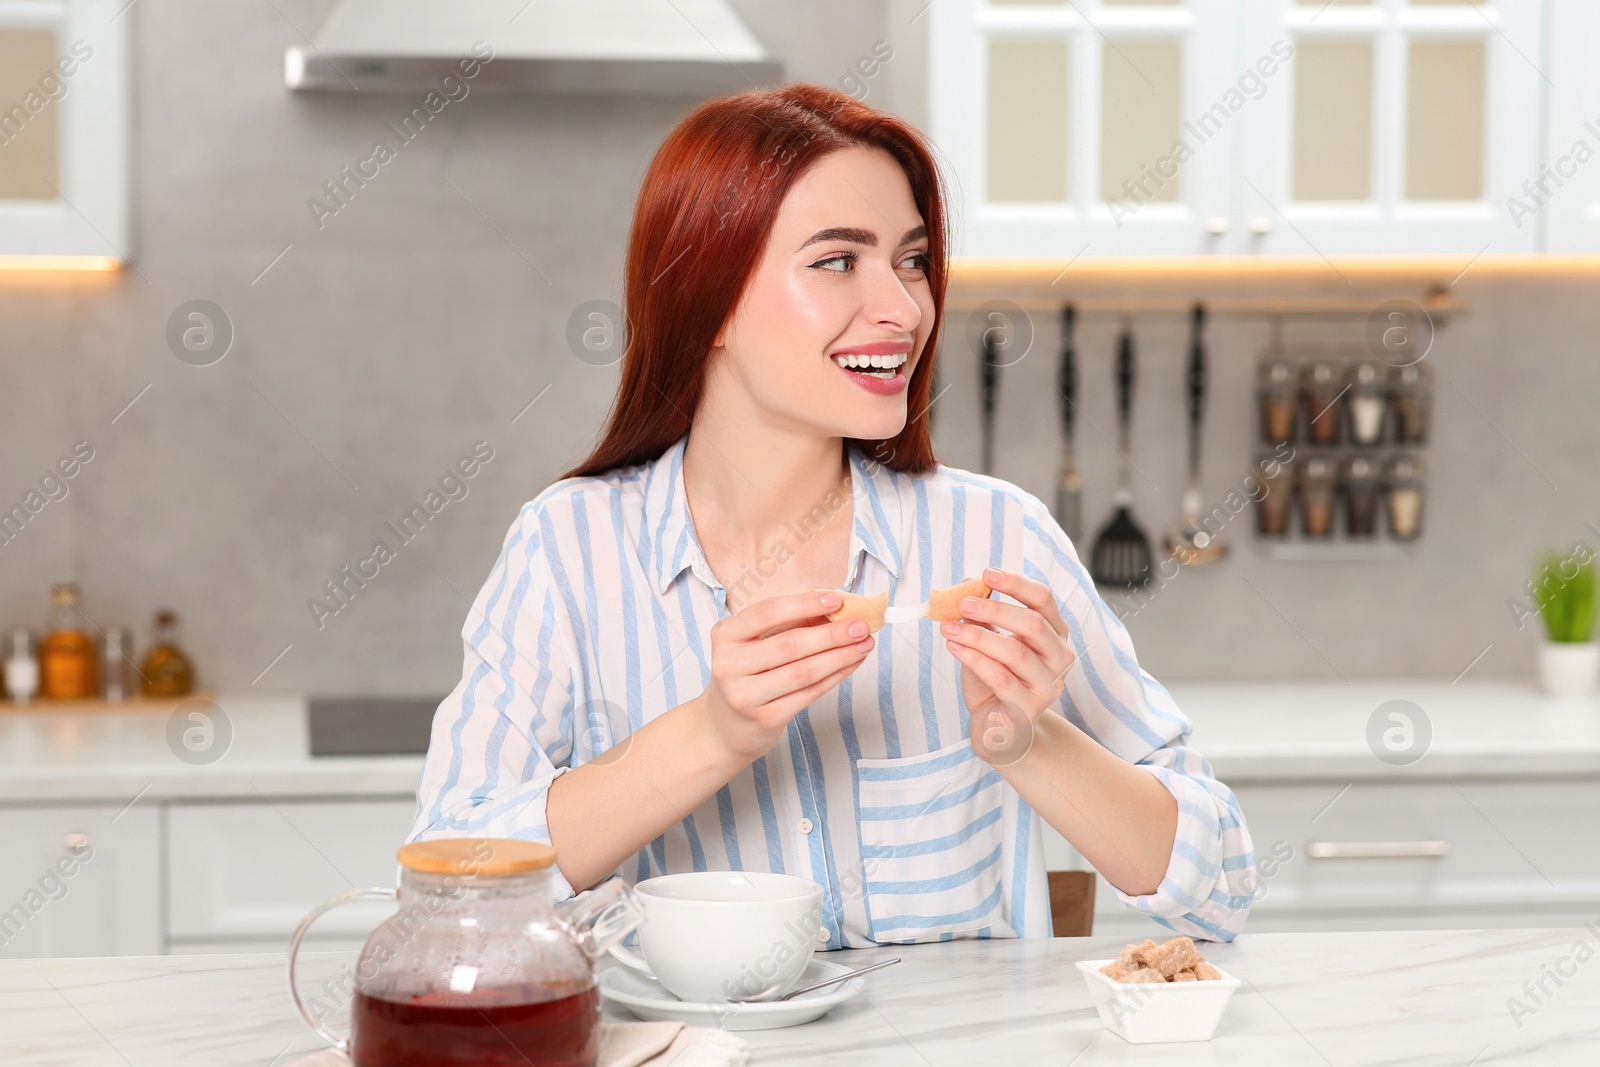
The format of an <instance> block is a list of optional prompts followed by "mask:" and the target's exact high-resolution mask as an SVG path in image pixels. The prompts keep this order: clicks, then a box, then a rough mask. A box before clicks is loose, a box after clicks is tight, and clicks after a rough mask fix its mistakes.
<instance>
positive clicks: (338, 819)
mask: <svg viewBox="0 0 1600 1067" xmlns="http://www.w3.org/2000/svg"><path fill="white" fill-rule="evenodd" d="M415 813H416V804H415V802H414V801H412V800H410V799H403V800H402V799H396V800H361V801H355V800H352V801H288V800H278V801H273V802H270V803H268V802H262V803H249V802H246V803H234V804H223V803H216V804H174V805H172V806H170V807H169V808H168V810H167V842H168V846H167V871H168V879H169V881H168V885H169V890H168V894H167V930H168V934H169V936H170V937H171V938H172V939H173V941H174V942H188V941H213V942H218V943H222V942H240V941H250V940H255V939H275V940H276V943H277V944H278V946H280V947H281V946H282V944H283V941H284V939H287V938H288V936H289V935H290V934H291V933H293V931H294V928H295V926H296V925H298V923H299V922H300V919H301V918H302V917H303V916H304V915H305V913H306V912H308V911H310V910H311V908H312V907H314V906H315V905H316V904H318V903H319V902H321V901H322V900H323V899H325V898H327V897H330V896H333V895H334V894H335V893H341V892H344V891H345V890H347V889H354V888H361V887H365V886H393V885H394V884H395V881H396V871H397V865H396V862H395V858H394V854H395V850H396V849H397V848H399V847H400V845H401V844H403V843H404V841H405V836H406V833H407V832H408V831H409V830H410V828H411V822H412V817H413V816H414V815H415ZM393 911H394V905H393V904H390V903H387V902H385V901H357V902H355V903H354V904H349V905H346V906H345V907H342V908H338V909H336V910H334V911H332V912H329V913H328V914H327V915H326V916H324V917H323V918H322V919H320V920H319V921H318V922H317V925H316V927H315V928H314V929H313V930H312V936H313V937H316V938H318V939H330V940H339V941H348V940H350V939H363V938H365V937H366V935H367V934H368V933H370V932H371V931H372V929H373V927H375V926H377V925H378V924H379V923H380V922H382V921H383V919H384V918H385V917H386V916H388V915H390V914H392V913H393ZM197 947H198V946H197Z"/></svg>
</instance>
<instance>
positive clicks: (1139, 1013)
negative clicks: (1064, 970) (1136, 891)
mask: <svg viewBox="0 0 1600 1067" xmlns="http://www.w3.org/2000/svg"><path fill="white" fill-rule="evenodd" d="M1110 962H1112V961H1111V960H1079V961H1078V970H1080V971H1082V972H1083V980H1084V982H1085V983H1087V984H1088V986H1089V995H1090V996H1092V997H1093V998H1094V1006H1095V1010H1096V1011H1098V1012H1099V1013H1100V1021H1101V1022H1102V1023H1104V1024H1105V1027H1106V1029H1107V1030H1110V1031H1111V1032H1112V1033H1113V1034H1116V1035H1117V1036H1118V1037H1120V1038H1122V1040H1124V1041H1128V1042H1131V1043H1133V1044H1136V1045H1137V1044H1144V1043H1146V1042H1152V1041H1210V1040H1211V1035H1212V1034H1214V1033H1216V1032H1217V1023H1218V1022H1220V1021H1221V1020H1222V1011H1223V1009H1224V1008H1226V1007H1227V1006H1228V998H1229V997H1231V996H1233V991H1234V990H1235V989H1238V988H1239V979H1237V978H1235V977H1233V975H1231V974H1229V973H1227V972H1226V971H1224V970H1222V968H1220V967H1219V968H1217V972H1218V973H1219V974H1221V975H1222V977H1221V978H1213V979H1211V980H1209V981H1194V982H1161V983H1159V984H1157V983H1155V982H1146V983H1131V984H1124V983H1122V982H1119V981H1117V980H1116V979H1115V978H1112V977H1110V976H1109V975H1104V974H1101V973H1100V968H1102V967H1104V966H1105V965H1106V964H1108V963H1110Z"/></svg>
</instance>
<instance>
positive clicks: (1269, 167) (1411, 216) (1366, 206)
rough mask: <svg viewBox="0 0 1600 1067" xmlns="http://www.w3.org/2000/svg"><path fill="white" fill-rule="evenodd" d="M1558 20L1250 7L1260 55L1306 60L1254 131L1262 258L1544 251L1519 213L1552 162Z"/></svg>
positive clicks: (1477, 6)
mask: <svg viewBox="0 0 1600 1067" xmlns="http://www.w3.org/2000/svg"><path fill="white" fill-rule="evenodd" d="M1544 6H1545V0H1490V2H1484V3H1466V4H1440V3H1421V2H1418V0H1374V2H1371V3H1365V4H1343V3H1335V4H1333V5H1331V6H1329V5H1328V4H1327V3H1326V0H1317V2H1316V3H1315V4H1312V3H1310V2H1309V0H1270V3H1263V4H1260V5H1259V6H1257V5H1251V7H1252V10H1253V11H1256V12H1259V13H1260V14H1259V15H1257V16H1256V17H1252V18H1250V19H1247V20H1244V25H1245V29H1246V35H1245V36H1243V37H1241V43H1245V42H1247V44H1246V47H1247V51H1248V52H1249V53H1250V54H1257V53H1261V52H1264V51H1266V50H1267V49H1269V48H1270V47H1271V45H1272V44H1273V42H1275V41H1279V40H1283V39H1287V40H1289V42H1290V43H1291V44H1292V46H1293V48H1294V59H1293V60H1292V61H1291V62H1290V63H1289V65H1288V70H1287V71H1286V77H1285V78H1284V80H1283V81H1282V82H1281V83H1280V84H1278V85H1277V86H1275V91H1272V92H1268V93H1266V94H1265V95H1264V96H1263V97H1262V99H1261V100H1260V102H1259V106H1257V107H1255V108H1254V109H1253V110H1252V111H1251V113H1250V114H1249V115H1248V116H1247V118H1248V121H1247V122H1245V123H1244V124H1243V125H1242V127H1241V128H1242V138H1243V143H1242V145H1241V148H1242V151H1241V154H1240V170H1239V182H1238V195H1239V197H1240V201H1239V210H1240V212H1241V213H1242V214H1243V215H1246V216H1248V217H1250V218H1252V219H1259V220H1260V225H1259V226H1258V227H1255V228H1254V229H1253V231H1252V243H1251V245H1250V247H1249V251H1251V252H1259V253H1264V254H1284V255H1324V256H1335V255H1363V254H1370V253H1386V252H1397V253H1407V254H1434V255H1438V254H1459V255H1461V256H1463V257H1464V258H1463V260H1462V262H1463V265H1465V263H1466V261H1467V259H1468V258H1470V257H1472V256H1475V255H1478V254H1480V253H1483V252H1499V253H1505V252H1512V253H1525V252H1534V251H1537V250H1538V245H1537V241H1536V234H1535V230H1534V228H1533V227H1531V226H1526V225H1524V226H1518V225H1517V222H1516V220H1515V219H1514V218H1513V217H1512V215H1511V213H1510V212H1509V211H1508V210H1507V200H1508V198H1509V197H1511V196H1512V195H1513V194H1514V193H1516V192H1517V191H1518V190H1519V187H1520V186H1521V184H1522V182H1523V181H1525V180H1527V179H1528V178H1529V177H1532V176H1533V174H1534V171H1535V169H1536V167H1537V163H1538V159H1539V137H1540V130H1541V126H1542V123H1543V121H1544V108H1545V104H1546V101H1545V99H1544V97H1543V90H1544V89H1545V87H1546V82H1545V80H1544V78H1545V75H1544V74H1543V72H1542V71H1541V69H1540V65H1541V64H1542V63H1543V62H1544V58H1545V57H1544V54H1543V53H1544V40H1543V20H1542V15H1543V11H1544ZM1269 12H1270V14H1268V13H1269ZM1590 47H1591V50H1592V41H1591V46H1590ZM1558 95H1559V94H1558Z"/></svg>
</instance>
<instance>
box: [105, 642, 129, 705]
mask: <svg viewBox="0 0 1600 1067" xmlns="http://www.w3.org/2000/svg"><path fill="white" fill-rule="evenodd" d="M102 648H103V651H104V655H102V656H101V657H100V687H101V692H100V696H101V698H102V699H103V700H105V702H106V703H108V704H120V703H122V702H123V701H125V700H127V699H128V698H129V697H130V696H132V695H133V687H132V686H131V685H129V684H128V683H129V678H130V676H131V674H132V671H131V669H130V668H131V667H132V665H133V635H132V634H130V633H129V632H128V628H127V627H126V626H107V627H106V629H105V641H104V642H103V644H102Z"/></svg>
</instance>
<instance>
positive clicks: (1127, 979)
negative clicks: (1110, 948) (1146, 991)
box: [1121, 967, 1167, 985]
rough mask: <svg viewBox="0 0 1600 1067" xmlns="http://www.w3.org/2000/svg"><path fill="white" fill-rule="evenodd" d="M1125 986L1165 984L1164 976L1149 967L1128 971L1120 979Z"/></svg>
mask: <svg viewBox="0 0 1600 1067" xmlns="http://www.w3.org/2000/svg"><path fill="white" fill-rule="evenodd" d="M1121 980H1122V982H1123V983H1124V984H1127V985H1149V984H1151V983H1155V982H1165V981H1166V980H1167V979H1166V976H1165V975H1163V974H1162V973H1161V972H1160V971H1157V970H1154V969H1152V968H1150V967H1140V968H1139V969H1138V970H1137V971H1130V972H1128V974H1127V975H1125V976H1124V977H1123V978H1122V979H1121Z"/></svg>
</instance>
